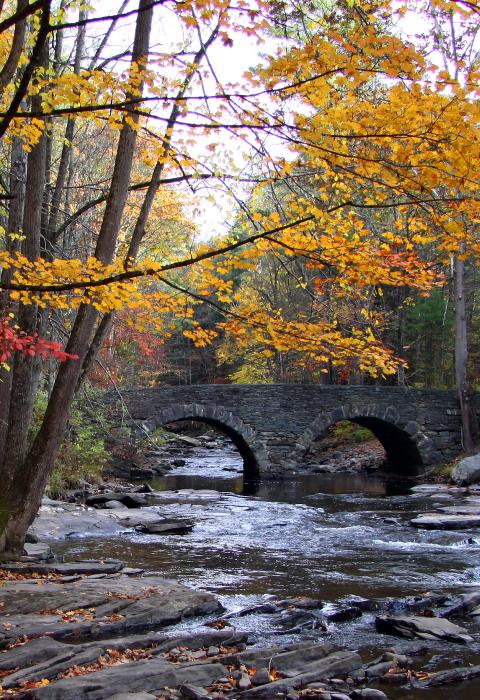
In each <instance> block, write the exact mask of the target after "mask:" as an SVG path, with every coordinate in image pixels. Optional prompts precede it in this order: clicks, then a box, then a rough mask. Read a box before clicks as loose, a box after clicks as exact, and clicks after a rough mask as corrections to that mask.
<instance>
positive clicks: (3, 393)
mask: <svg viewBox="0 0 480 700" xmlns="http://www.w3.org/2000/svg"><path fill="white" fill-rule="evenodd" d="M26 162H27V154H26V152H25V150H24V149H23V147H22V144H21V142H20V139H18V138H15V139H14V140H13V143H12V151H11V157H10V163H11V167H10V183H9V193H10V196H11V198H12V199H11V200H10V206H9V210H8V224H7V234H14V235H16V236H18V235H19V234H20V232H21V230H22V220H23V205H24V199H25V171H26ZM7 245H8V249H9V251H10V252H12V253H13V252H15V251H16V250H18V249H19V247H20V244H19V238H13V239H7ZM11 277H12V271H11V270H3V271H2V282H10V280H11ZM17 308H18V304H17V303H13V302H12V301H11V300H10V299H9V295H8V293H7V292H2V293H1V294H0V318H2V317H3V316H5V315H6V314H8V313H12V312H15V311H17ZM11 386H12V373H11V372H10V371H8V370H6V369H2V368H0V462H1V459H2V457H1V455H3V454H4V453H5V444H6V439H7V429H8V419H9V415H10V391H11Z"/></svg>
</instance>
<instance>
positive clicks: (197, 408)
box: [149, 403, 268, 479]
mask: <svg viewBox="0 0 480 700" xmlns="http://www.w3.org/2000/svg"><path fill="white" fill-rule="evenodd" d="M179 420H195V421H199V422H201V423H207V424H209V425H213V426H214V427H215V428H217V429H218V430H219V431H220V432H222V433H224V434H225V435H228V437H229V438H230V439H231V441H232V442H233V444H234V445H235V447H236V448H237V450H238V451H239V453H240V455H241V457H242V459H243V475H244V477H245V479H258V478H259V477H260V474H261V472H262V469H263V468H265V467H266V465H267V464H268V453H267V449H266V447H265V445H264V444H263V442H262V441H261V440H259V438H258V436H257V434H256V432H255V431H254V430H253V428H251V427H250V426H249V425H247V424H246V423H244V422H243V421H242V420H241V419H240V418H238V416H235V415H234V414H233V413H231V412H230V411H228V410H227V409H225V408H223V407H222V406H216V405H211V404H208V405H202V404H197V403H191V404H181V405H176V406H172V407H170V408H167V409H164V410H162V411H159V412H158V413H157V414H155V416H152V417H151V418H150V419H149V423H153V424H154V425H155V427H160V426H162V425H165V424H166V423H173V422H175V421H179Z"/></svg>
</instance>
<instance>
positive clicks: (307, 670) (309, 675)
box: [241, 651, 362, 700]
mask: <svg viewBox="0 0 480 700" xmlns="http://www.w3.org/2000/svg"><path fill="white" fill-rule="evenodd" d="M272 663H273V662H272ZM361 664H362V660H361V658H360V656H359V655H358V654H356V653H355V652H350V651H336V652H333V653H332V654H329V655H328V656H326V657H325V658H323V659H318V660H317V661H315V662H313V663H312V664H309V665H307V666H305V667H304V672H303V673H300V674H298V675H295V676H293V677H287V678H282V679H281V680H278V681H273V682H272V683H269V684H268V685H261V686H257V687H256V688H253V687H252V688H250V689H249V690H246V691H245V692H243V693H242V695H241V697H242V698H268V699H269V700H270V699H271V698H274V697H276V693H282V692H283V693H286V692H288V691H289V690H290V689H292V688H293V689H296V688H303V687H306V686H307V685H308V684H309V683H314V682H315V681H321V680H325V679H328V678H331V677H332V676H335V675H337V674H343V673H349V672H350V671H353V670H355V669H357V668H360V666H361Z"/></svg>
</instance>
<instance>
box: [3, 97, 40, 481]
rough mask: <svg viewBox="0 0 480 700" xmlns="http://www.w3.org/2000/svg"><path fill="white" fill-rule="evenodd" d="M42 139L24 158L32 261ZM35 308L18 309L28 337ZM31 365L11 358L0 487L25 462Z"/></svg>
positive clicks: (26, 247)
mask: <svg viewBox="0 0 480 700" xmlns="http://www.w3.org/2000/svg"><path fill="white" fill-rule="evenodd" d="M32 108H33V109H40V108H41V97H40V96H35V97H34V98H33V99H32ZM46 143H47V142H46V137H45V134H43V135H42V136H41V137H40V139H39V141H38V143H37V145H36V146H35V147H34V148H33V149H32V151H31V152H30V153H29V154H28V158H27V181H26V189H25V207H24V214H23V235H24V236H25V240H24V241H23V244H22V253H23V254H24V255H25V256H26V257H27V258H28V259H29V260H35V259H36V258H37V257H38V256H39V255H40V230H41V220H42V204H43V197H44V188H45V167H46ZM38 320H39V319H38V308H37V305H36V304H33V303H32V304H29V305H21V306H20V308H19V312H18V325H19V326H20V328H21V329H22V331H25V332H26V333H28V334H33V333H35V332H37V330H38ZM34 365H35V361H34V358H32V357H30V356H29V355H23V354H21V353H16V354H15V360H14V363H13V371H12V387H11V393H10V406H11V409H13V410H10V414H9V420H8V430H7V438H6V445H5V452H4V457H3V475H4V480H3V484H4V485H6V486H8V483H9V481H10V480H11V479H13V478H14V474H15V471H16V469H17V468H18V466H19V465H20V464H21V462H22V461H23V460H24V459H25V455H26V453H27V447H28V442H27V441H28V430H25V427H26V426H29V425H30V423H31V417H32V411H33V402H34V398H35V396H34V386H33V371H34Z"/></svg>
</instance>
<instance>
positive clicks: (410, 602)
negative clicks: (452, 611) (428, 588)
mask: <svg viewBox="0 0 480 700" xmlns="http://www.w3.org/2000/svg"><path fill="white" fill-rule="evenodd" d="M449 600H450V598H449V596H447V595H444V594H442V593H432V594H430V595H424V596H412V597H409V598H405V600H403V601H401V603H402V607H403V609H404V610H408V611H409V612H420V611H422V610H429V609H431V608H434V607H438V606H439V605H444V604H445V603H447V602H448V601H449Z"/></svg>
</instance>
